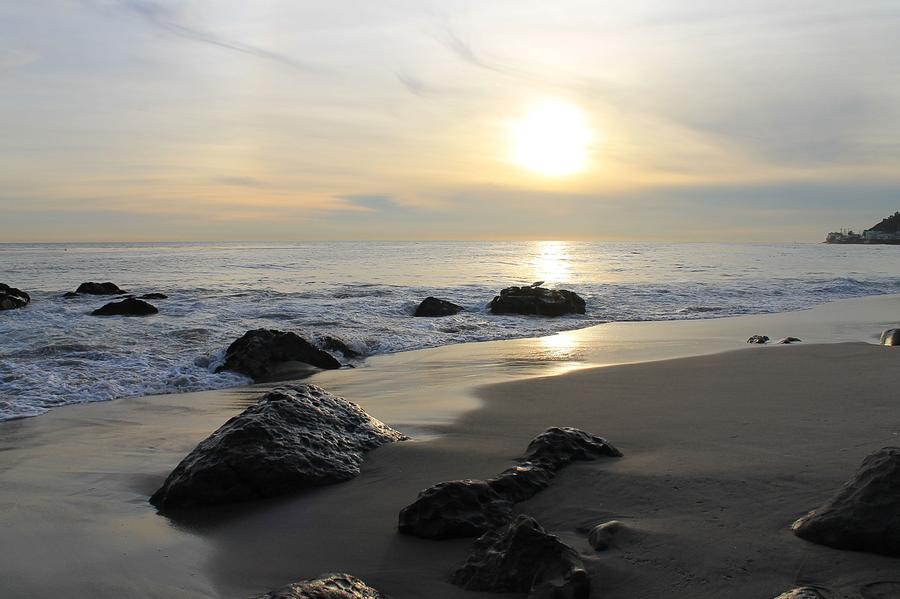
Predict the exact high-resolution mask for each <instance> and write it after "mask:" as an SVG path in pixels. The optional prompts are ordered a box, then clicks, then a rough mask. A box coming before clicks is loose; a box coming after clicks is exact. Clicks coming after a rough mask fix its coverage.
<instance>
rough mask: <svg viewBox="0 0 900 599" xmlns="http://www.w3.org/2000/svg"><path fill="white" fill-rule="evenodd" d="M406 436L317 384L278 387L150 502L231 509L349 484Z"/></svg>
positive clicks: (199, 450)
mask: <svg viewBox="0 0 900 599" xmlns="http://www.w3.org/2000/svg"><path fill="white" fill-rule="evenodd" d="M405 438H406V437H405V436H404V435H402V434H401V433H399V432H397V431H395V430H394V429H392V428H390V427H388V426H386V425H385V424H383V423H382V422H380V421H378V420H376V419H374V418H372V417H371V416H369V415H368V414H366V412H364V411H363V409H362V408H360V407H359V406H358V405H356V404H355V403H351V402H349V401H347V400H345V399H343V398H340V397H337V396H335V395H332V394H331V393H329V392H328V391H325V390H324V389H321V388H319V387H316V386H315V385H297V386H293V387H284V388H280V389H276V390H274V391H272V392H270V393H268V394H266V395H265V396H264V397H263V398H262V399H261V400H260V401H259V402H257V403H256V404H254V405H253V406H250V407H249V408H247V409H246V410H244V411H243V412H241V413H240V414H239V415H237V416H235V417H234V418H232V419H231V420H229V421H228V422H226V423H225V424H224V425H222V427H220V428H219V429H218V430H217V431H216V432H214V433H213V434H212V435H210V436H209V437H207V438H206V439H205V440H203V441H201V442H200V444H199V445H197V447H196V448H194V450H193V451H191V453H189V454H188V455H187V457H185V458H184V459H183V460H182V461H181V463H180V464H178V466H177V467H176V468H175V470H173V471H172V473H171V474H170V475H169V477H168V478H167V479H166V481H165V483H164V484H163V486H162V487H161V488H160V489H159V490H158V491H157V492H156V493H154V494H153V496H152V497H151V498H150V502H151V503H152V504H153V505H155V506H157V507H158V508H160V509H170V508H181V507H189V506H197V505H207V504H215V503H230V502H236V501H247V500H252V499H260V498H263V497H272V496H275V495H280V494H283V493H288V492H290V491H296V490H299V489H303V488H307V487H314V486H320V485H327V484H331V483H336V482H340V481H344V480H348V479H350V478H353V477H354V476H356V475H357V474H359V469H360V466H361V464H362V461H363V454H365V452H367V451H370V450H372V449H375V448H376V447H380V446H381V445H384V444H385V443H390V442H392V441H400V440H402V439H405Z"/></svg>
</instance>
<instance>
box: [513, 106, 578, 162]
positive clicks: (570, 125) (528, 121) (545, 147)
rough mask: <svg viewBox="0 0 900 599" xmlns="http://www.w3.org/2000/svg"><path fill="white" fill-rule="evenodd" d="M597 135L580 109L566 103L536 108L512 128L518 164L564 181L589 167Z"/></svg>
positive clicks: (528, 109) (529, 110)
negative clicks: (590, 149) (588, 162)
mask: <svg viewBox="0 0 900 599" xmlns="http://www.w3.org/2000/svg"><path fill="white" fill-rule="evenodd" d="M592 140H593V134H592V132H591V128H590V125H589V123H588V120H587V118H586V117H585V115H584V112H582V111H581V110H580V109H579V108H578V107H577V106H575V105H573V104H570V103H569V102H566V101H564V100H545V101H542V102H537V103H534V104H532V105H531V106H529V107H528V108H527V110H526V111H525V113H524V114H523V115H522V117H521V118H520V119H519V120H517V121H515V122H514V123H513V124H512V126H511V158H512V162H513V163H514V164H517V165H518V166H521V167H522V168H525V169H527V170H529V171H531V172H533V173H536V174H539V175H543V176H545V177H562V176H566V175H573V174H575V173H578V172H581V171H583V170H584V169H585V167H586V166H587V161H588V149H589V147H590V144H591V141H592Z"/></svg>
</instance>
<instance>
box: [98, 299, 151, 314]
mask: <svg viewBox="0 0 900 599" xmlns="http://www.w3.org/2000/svg"><path fill="white" fill-rule="evenodd" d="M158 312H159V310H157V309H156V306H153V305H152V304H148V303H147V302H145V301H143V300H139V299H135V298H133V297H129V298H125V299H123V300H122V301H121V302H110V303H108V304H106V305H105V306H103V307H102V308H97V309H96V310H94V311H93V312H91V314H92V315H94V316H150V315H151V314H156V313H158Z"/></svg>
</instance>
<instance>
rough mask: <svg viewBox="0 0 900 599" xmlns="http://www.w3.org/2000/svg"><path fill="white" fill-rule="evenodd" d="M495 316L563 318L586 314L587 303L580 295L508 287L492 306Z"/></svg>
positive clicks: (553, 290)
mask: <svg viewBox="0 0 900 599" xmlns="http://www.w3.org/2000/svg"><path fill="white" fill-rule="evenodd" d="M490 307H491V312H492V313H493V314H533V315H539V316H562V315H563V314H584V309H585V303H584V300H583V299H582V298H581V297H579V296H578V294H576V293H574V292H572V291H567V290H565V289H547V288H546V287H535V286H529V287H507V288H506V289H503V290H502V291H500V295H498V296H496V297H495V298H494V299H493V300H492V301H491V304H490Z"/></svg>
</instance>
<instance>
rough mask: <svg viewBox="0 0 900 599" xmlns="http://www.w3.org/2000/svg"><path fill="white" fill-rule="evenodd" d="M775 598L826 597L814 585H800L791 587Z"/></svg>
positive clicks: (801, 598) (820, 598) (819, 598)
mask: <svg viewBox="0 0 900 599" xmlns="http://www.w3.org/2000/svg"><path fill="white" fill-rule="evenodd" d="M775 599H825V597H823V596H822V593H820V592H819V591H817V590H816V589H814V588H812V587H799V588H796V589H791V590H790V591H788V592H787V593H782V594H780V595H778V596H777V597H775Z"/></svg>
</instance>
